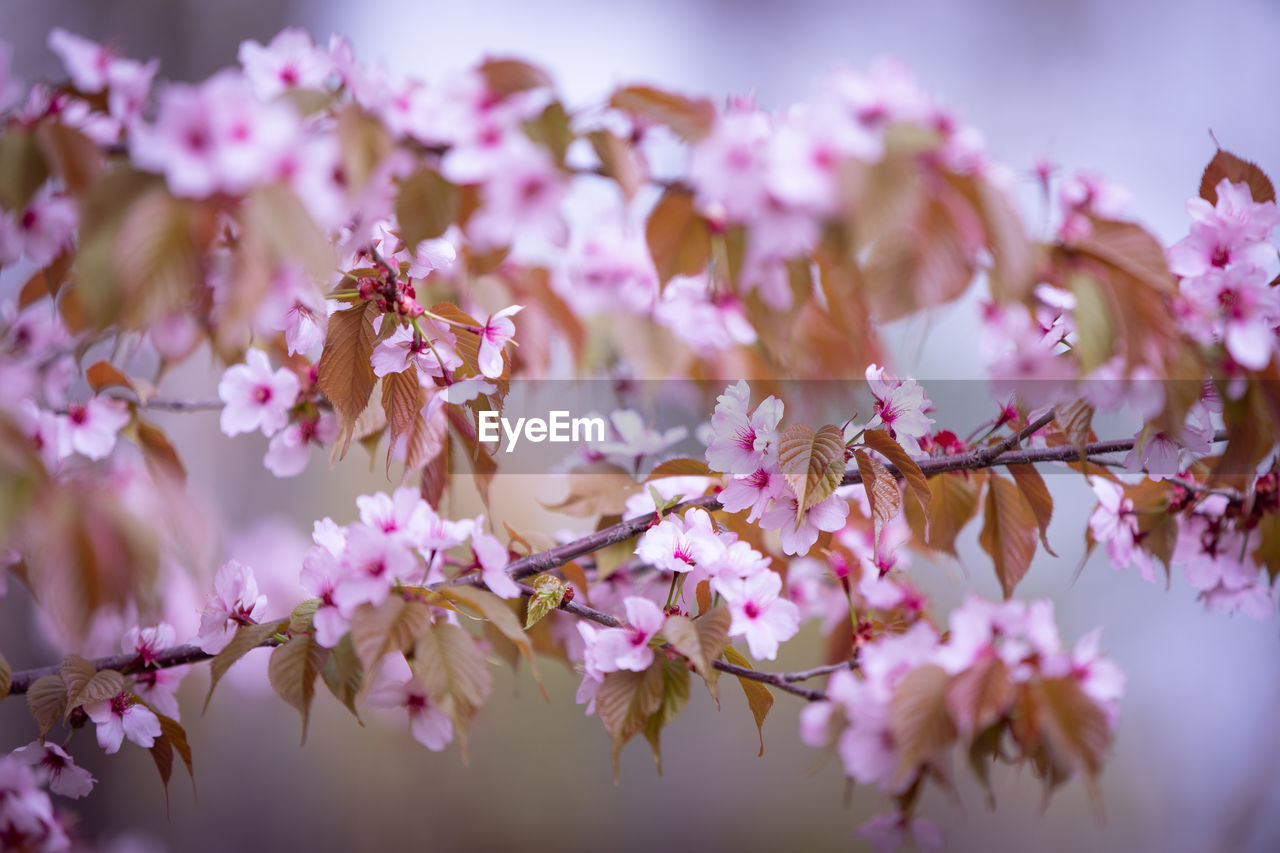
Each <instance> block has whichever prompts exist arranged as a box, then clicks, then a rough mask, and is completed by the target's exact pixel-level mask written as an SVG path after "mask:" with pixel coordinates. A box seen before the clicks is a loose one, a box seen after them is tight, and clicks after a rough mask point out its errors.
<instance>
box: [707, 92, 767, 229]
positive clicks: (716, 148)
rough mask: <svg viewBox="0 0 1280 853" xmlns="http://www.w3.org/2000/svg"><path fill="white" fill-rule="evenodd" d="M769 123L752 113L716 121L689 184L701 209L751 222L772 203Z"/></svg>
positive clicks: (729, 115)
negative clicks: (693, 189) (770, 200)
mask: <svg viewBox="0 0 1280 853" xmlns="http://www.w3.org/2000/svg"><path fill="white" fill-rule="evenodd" d="M769 136H770V127H769V119H768V117H767V116H766V115H765V114H764V113H763V112H760V111H758V110H755V109H751V108H743V109H734V110H729V111H727V112H724V113H722V114H720V115H719V116H717V117H716V122H715V126H714V127H713V128H712V130H711V134H710V135H709V136H708V137H707V138H706V139H704V140H702V141H701V142H700V143H698V145H697V146H696V147H695V148H694V150H693V154H692V157H691V158H690V161H689V180H690V181H691V182H692V183H693V185H694V186H695V187H697V201H698V206H699V207H701V208H702V209H703V210H710V209H713V208H715V209H720V210H723V212H724V216H725V217H726V218H727V219H728V220H729V221H730V222H749V221H751V219H752V218H754V216H755V212H756V211H757V210H758V209H759V208H760V207H761V205H762V204H763V203H764V201H765V199H766V198H767V193H768V188H767V185H766V177H767V175H768V166H769Z"/></svg>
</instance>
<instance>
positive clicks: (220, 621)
mask: <svg viewBox="0 0 1280 853" xmlns="http://www.w3.org/2000/svg"><path fill="white" fill-rule="evenodd" d="M213 588H214V594H213V596H212V597H211V598H210V599H209V603H208V605H207V606H206V607H205V609H204V612H203V614H202V615H201V617H200V635H199V636H198V637H196V639H195V644H196V645H197V646H199V647H200V648H201V649H202V650H204V651H205V652H207V653H208V654H211V655H216V654H217V653H218V652H220V651H222V650H223V649H224V648H226V647H227V644H228V643H230V642H231V638H232V637H234V636H235V632H236V629H237V628H239V627H240V626H241V625H249V624H253V623H256V622H258V621H259V620H261V619H262V615H263V613H264V612H265V611H266V609H267V597H266V596H265V595H259V594H258V581H257V579H256V578H255V577H254V576H253V569H251V568H249V567H248V566H246V565H243V564H242V563H238V562H236V561H235V560H228V561H227V562H226V563H223V564H222V567H221V568H219V569H218V574H217V575H216V576H215V577H214V580H213Z"/></svg>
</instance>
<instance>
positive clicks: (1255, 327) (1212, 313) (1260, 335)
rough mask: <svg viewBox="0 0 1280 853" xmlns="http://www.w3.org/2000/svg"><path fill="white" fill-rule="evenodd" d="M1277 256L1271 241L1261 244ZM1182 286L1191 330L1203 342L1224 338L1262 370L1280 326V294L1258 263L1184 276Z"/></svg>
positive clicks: (1235, 353) (1234, 352) (1244, 361)
mask: <svg viewBox="0 0 1280 853" xmlns="http://www.w3.org/2000/svg"><path fill="white" fill-rule="evenodd" d="M1259 245H1262V246H1264V247H1265V250H1266V251H1268V252H1270V253H1271V256H1272V258H1273V259H1274V257H1275V249H1273V248H1271V246H1270V244H1259ZM1179 289H1180V291H1181V293H1182V296H1183V298H1184V299H1185V300H1186V303H1187V306H1188V308H1189V311H1190V313H1188V314H1186V315H1184V316H1183V317H1182V318H1181V319H1182V320H1183V323H1184V325H1186V326H1187V328H1188V331H1189V332H1191V333H1192V334H1193V335H1195V336H1196V337H1197V338H1199V339H1200V340H1201V341H1202V342H1204V343H1210V342H1212V341H1213V340H1221V341H1222V342H1223V344H1225V345H1226V348H1227V352H1229V353H1231V357H1232V358H1233V359H1235V360H1236V361H1237V362H1238V363H1240V364H1241V365H1243V366H1245V367H1248V368H1250V369H1252V370H1261V369H1262V368H1264V367H1266V366H1267V363H1268V362H1269V361H1271V355H1272V352H1273V350H1274V349H1275V331H1274V329H1275V327H1276V325H1277V324H1280V293H1277V292H1276V290H1275V288H1272V287H1270V286H1269V278H1268V276H1267V274H1266V273H1265V272H1263V270H1262V269H1261V268H1259V267H1256V266H1250V265H1244V264H1242V265H1237V266H1233V267H1232V268H1231V269H1227V270H1221V269H1210V270H1208V271H1206V272H1205V273H1204V274H1203V275H1198V276H1196V277H1194V278H1184V279H1183V280H1182V282H1181V283H1180V284H1179Z"/></svg>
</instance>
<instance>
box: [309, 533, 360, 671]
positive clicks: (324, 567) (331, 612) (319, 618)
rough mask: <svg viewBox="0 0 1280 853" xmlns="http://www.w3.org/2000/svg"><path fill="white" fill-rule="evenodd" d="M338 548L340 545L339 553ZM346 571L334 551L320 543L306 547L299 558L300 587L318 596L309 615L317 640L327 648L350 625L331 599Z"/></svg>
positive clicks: (339, 638)
mask: <svg viewBox="0 0 1280 853" xmlns="http://www.w3.org/2000/svg"><path fill="white" fill-rule="evenodd" d="M344 545H345V540H344ZM341 550H342V549H341V548H339V551H338V553H341ZM345 575H346V569H345V567H344V566H343V565H342V564H341V563H340V562H338V559H337V554H335V552H333V551H331V550H329V549H328V548H326V547H324V546H322V545H316V546H315V547H313V548H311V549H310V550H308V551H307V556H306V557H304V558H303V560H302V575H301V578H300V580H301V582H302V588H303V589H304V590H306V591H307V594H308V595H311V596H313V597H315V598H318V599H320V605H319V606H318V607H317V608H316V612H315V614H314V616H312V619H311V624H312V626H313V627H314V628H315V631H316V642H317V643H319V644H320V645H322V646H324V647H325V648H329V649H331V648H333V647H334V646H336V645H337V644H338V641H339V640H341V639H342V635H343V634H345V633H347V630H348V629H349V628H350V627H351V626H350V623H349V622H348V620H347V619H346V617H344V616H343V615H342V612H341V611H340V610H339V609H338V605H337V603H336V601H335V600H334V591H335V590H337V588H338V584H339V583H340V582H341V580H342V579H343V577H344V576H345Z"/></svg>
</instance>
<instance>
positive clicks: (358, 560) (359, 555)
mask: <svg viewBox="0 0 1280 853" xmlns="http://www.w3.org/2000/svg"><path fill="white" fill-rule="evenodd" d="M342 565H343V573H342V577H341V579H340V580H339V581H338V584H337V587H336V588H335V589H334V592H333V601H334V603H335V604H336V605H337V607H338V611H339V612H340V613H341V614H342V616H343V618H346V619H350V618H351V616H352V614H353V613H355V611H356V608H358V607H359V606H360V605H361V604H366V603H367V604H372V605H374V606H375V607H376V606H377V605H379V604H381V603H382V602H384V601H386V599H387V596H388V595H390V594H391V588H392V586H394V585H395V584H396V583H398V582H400V581H404V580H407V579H408V578H409V577H411V576H412V575H413V573H414V571H415V570H416V569H418V568H419V564H418V559H417V557H416V556H415V555H414V554H413V552H412V551H411V550H409V548H407V547H406V546H405V544H404V543H403V542H399V541H397V540H395V539H394V538H391V537H389V536H387V535H386V533H385V532H384V531H382V530H379V529H376V528H373V527H370V526H368V525H366V524H353V525H351V527H350V529H349V530H348V531H347V541H346V548H345V549H344V551H343V553H342Z"/></svg>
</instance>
